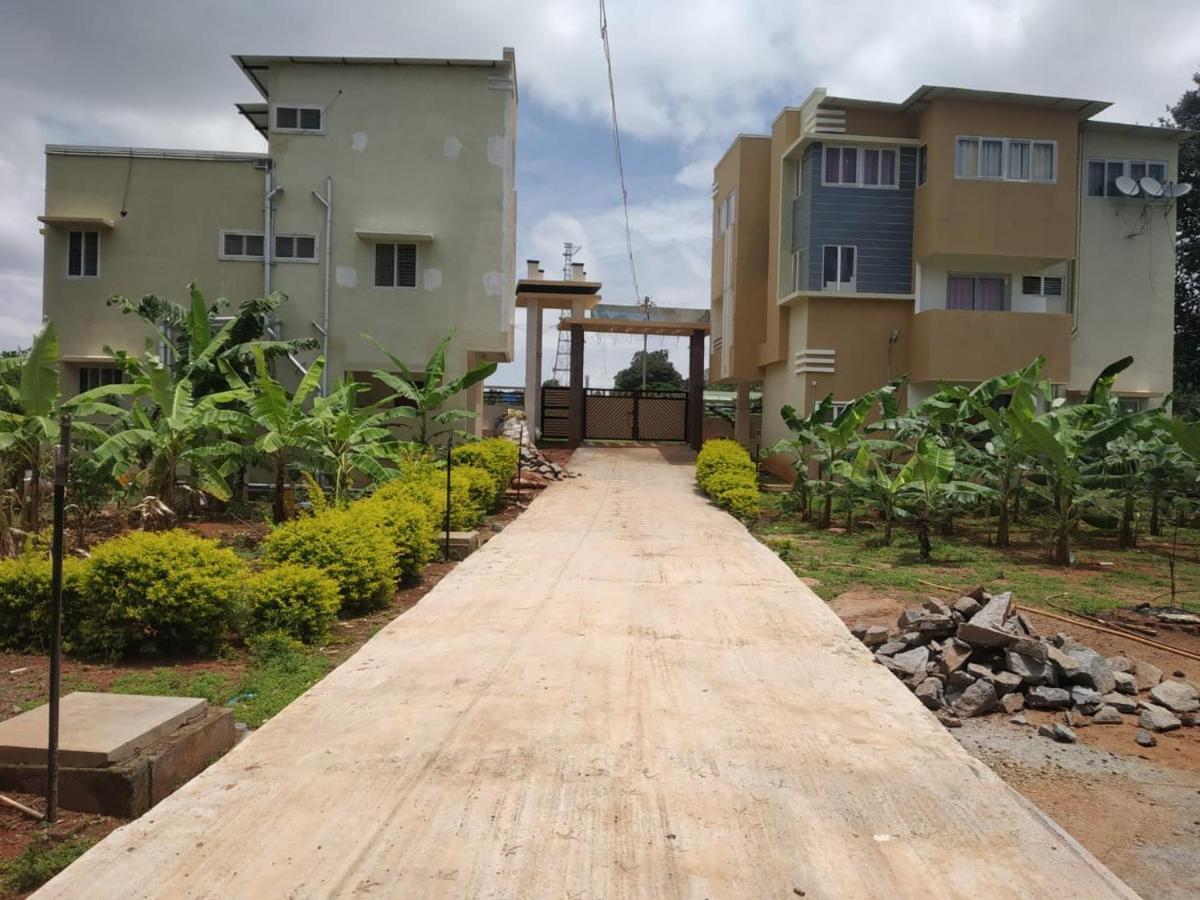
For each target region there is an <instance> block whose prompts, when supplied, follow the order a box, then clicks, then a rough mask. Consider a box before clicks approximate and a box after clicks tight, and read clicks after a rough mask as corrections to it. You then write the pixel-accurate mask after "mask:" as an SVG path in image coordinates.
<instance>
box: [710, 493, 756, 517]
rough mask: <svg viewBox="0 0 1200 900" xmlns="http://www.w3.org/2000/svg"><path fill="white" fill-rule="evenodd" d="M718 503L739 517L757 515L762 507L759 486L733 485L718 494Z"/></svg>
mask: <svg viewBox="0 0 1200 900" xmlns="http://www.w3.org/2000/svg"><path fill="white" fill-rule="evenodd" d="M716 501H717V505H718V506H719V507H721V509H724V510H728V511H729V512H730V513H732V514H733V515H735V516H737V517H738V518H739V519H750V518H753V517H754V516H757V515H758V514H759V512H760V511H761V509H762V500H761V499H760V497H759V494H758V488H757V487H753V486H751V487H733V488H729V489H728V490H726V491H723V492H722V493H720V494H718V495H717V497H716Z"/></svg>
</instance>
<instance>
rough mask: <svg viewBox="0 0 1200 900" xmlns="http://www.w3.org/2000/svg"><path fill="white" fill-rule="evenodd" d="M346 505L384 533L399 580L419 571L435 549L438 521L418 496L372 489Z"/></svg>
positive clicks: (431, 556)
mask: <svg viewBox="0 0 1200 900" xmlns="http://www.w3.org/2000/svg"><path fill="white" fill-rule="evenodd" d="M350 508H351V510H353V511H354V513H355V515H357V516H358V517H359V519H360V521H362V522H363V523H364V524H365V523H366V522H368V521H370V522H373V523H374V524H375V527H377V528H380V529H382V530H383V531H384V533H385V534H387V536H388V540H389V542H390V544H391V547H392V551H393V553H394V555H395V567H396V577H397V578H398V579H400V580H401V581H405V580H408V579H411V578H415V577H416V576H417V575H419V574H421V570H422V569H423V568H425V564H426V563H427V562H429V561H430V560H431V559H433V557H434V555H435V554H436V553H437V529H438V525H437V523H436V522H435V521H434V516H433V511H432V510H431V509H430V508H429V506H428V505H427V504H425V503H422V502H421V501H420V500H417V499H414V498H413V497H411V496H409V495H407V494H405V493H392V492H386V491H385V492H382V493H381V492H379V491H376V492H375V493H374V494H372V495H371V496H370V497H367V498H365V499H363V500H359V501H358V502H357V503H354V504H353V505H352V506H351V507H350Z"/></svg>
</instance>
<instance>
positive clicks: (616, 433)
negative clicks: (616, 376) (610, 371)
mask: <svg viewBox="0 0 1200 900" xmlns="http://www.w3.org/2000/svg"><path fill="white" fill-rule="evenodd" d="M687 399H688V395H687V392H686V391H619V390H603V389H599V388H589V389H587V390H586V391H584V397H583V436H584V438H585V439H588V438H590V439H592V440H598V441H602V440H608V441H686V440H687V439H688V422H687Z"/></svg>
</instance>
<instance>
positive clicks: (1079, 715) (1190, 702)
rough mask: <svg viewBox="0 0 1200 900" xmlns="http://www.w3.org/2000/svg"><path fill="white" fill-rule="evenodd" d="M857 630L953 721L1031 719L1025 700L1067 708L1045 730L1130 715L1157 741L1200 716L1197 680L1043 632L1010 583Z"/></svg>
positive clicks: (1143, 735)
mask: <svg viewBox="0 0 1200 900" xmlns="http://www.w3.org/2000/svg"><path fill="white" fill-rule="evenodd" d="M851 633H853V634H854V636H855V637H857V638H859V639H860V640H861V641H862V642H863V643H864V644H866V645H867V647H868V648H870V649H871V650H872V651H873V652H874V654H875V659H876V661H877V662H879V663H880V664H881V665H883V666H885V667H887V668H888V669H890V670H891V671H892V672H893V673H894V674H895V675H896V677H897V678H899V679H900V680H901V681H903V682H904V683H905V684H906V685H908V687H909V688H910V689H911V690H912V691H913V693H914V694H916V696H917V697H918V699H920V701H921V702H922V703H923V704H925V706H926V707H928V708H929V709H931V710H933V712H934V713H935V714H936V715H937V717H938V719H939V720H940V721H941V722H942V723H943V724H944V725H946V726H947V727H950V728H953V727H956V726H958V725H960V724H961V719H962V718H966V717H970V716H982V715H986V714H987V713H992V712H1004V713H1008V714H1009V715H1011V716H1013V718H1014V721H1016V722H1018V723H1020V724H1028V722H1027V721H1026V720H1025V718H1024V716H1023V715H1022V711H1023V710H1025V709H1038V710H1061V711H1063V713H1064V718H1065V724H1064V723H1059V724H1054V725H1044V726H1042V727H1041V728H1039V732H1040V733H1041V734H1043V735H1045V736H1046V737H1050V738H1053V739H1054V740H1057V741H1062V742H1065V743H1073V742H1074V741H1075V739H1076V736H1075V733H1074V731H1073V730H1072V727H1075V728H1078V727H1081V726H1083V725H1089V724H1095V725H1120V724H1122V723H1126V722H1128V723H1136V725H1137V726H1138V727H1139V729H1140V730H1139V732H1138V735H1137V741H1138V743H1139V744H1142V745H1144V746H1152V745H1153V743H1154V741H1155V739H1154V733H1155V732H1163V731H1172V730H1174V729H1176V728H1181V727H1184V726H1194V725H1196V724H1197V722H1198V721H1200V690H1197V688H1196V686H1195V685H1193V684H1191V683H1189V682H1187V681H1182V680H1173V679H1168V680H1164V679H1163V672H1162V670H1161V669H1158V668H1157V667H1155V666H1153V665H1151V664H1150V663H1148V662H1145V661H1141V660H1137V661H1135V660H1132V659H1129V658H1127V657H1124V656H1104V655H1102V654H1100V653H1098V652H1096V651H1095V650H1093V649H1091V648H1090V647H1086V646H1084V645H1083V644H1081V643H1079V642H1078V641H1076V640H1075V639H1074V638H1072V637H1070V636H1068V635H1065V634H1056V635H1054V636H1053V637H1045V636H1041V637H1039V636H1038V635H1036V634H1034V631H1033V628H1032V627H1031V626H1030V624H1029V621H1028V620H1027V619H1026V618H1025V617H1024V616H1023V615H1021V614H1020V613H1018V612H1016V610H1015V609H1014V607H1013V601H1012V594H1011V592H1009V593H1003V594H996V595H995V596H993V595H991V594H988V593H987V592H985V591H984V590H983V588H976V589H975V590H973V591H971V592H970V593H969V594H965V595H963V596H962V597H959V598H958V599H957V600H955V601H954V602H953V603H950V604H947V603H943V602H942V601H940V600H936V599H930V600H927V601H926V602H925V603H924V604H923V605H922V606H921V607H920V608H914V609H906V610H904V612H902V613H901V614H900V617H899V619H898V620H897V622H896V630H895V631H892V630H890V629H888V628H885V627H884V626H882V625H871V626H867V625H863V624H858V625H855V626H854V627H853V628H851ZM1175 674H1176V675H1177V676H1180V677H1181V676H1182V675H1183V673H1182V672H1177V673H1175Z"/></svg>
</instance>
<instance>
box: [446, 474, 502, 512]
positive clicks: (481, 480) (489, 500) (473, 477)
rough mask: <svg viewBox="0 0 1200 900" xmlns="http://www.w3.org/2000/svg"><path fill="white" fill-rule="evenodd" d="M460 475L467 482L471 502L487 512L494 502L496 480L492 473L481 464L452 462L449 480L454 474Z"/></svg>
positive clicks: (452, 478)
mask: <svg viewBox="0 0 1200 900" xmlns="http://www.w3.org/2000/svg"><path fill="white" fill-rule="evenodd" d="M455 475H458V476H460V477H461V478H462V479H463V480H464V481H465V482H466V483H467V493H468V494H470V495H471V504H472V505H473V506H475V507H476V508H478V509H480V510H483V511H484V512H487V511H488V510H489V509H491V508H492V506H493V505H495V502H496V481H495V479H494V478H492V473H491V472H489V471H488V470H487V469H484V468H482V467H481V466H469V465H465V464H464V465H459V464H458V463H457V462H456V463H455V464H454V471H452V472H451V473H450V479H451V481H453V480H454V476H455Z"/></svg>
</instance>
